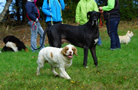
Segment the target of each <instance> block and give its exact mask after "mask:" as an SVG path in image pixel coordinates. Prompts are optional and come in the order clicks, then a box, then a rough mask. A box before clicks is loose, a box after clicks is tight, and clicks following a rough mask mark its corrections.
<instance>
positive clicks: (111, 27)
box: [106, 18, 121, 49]
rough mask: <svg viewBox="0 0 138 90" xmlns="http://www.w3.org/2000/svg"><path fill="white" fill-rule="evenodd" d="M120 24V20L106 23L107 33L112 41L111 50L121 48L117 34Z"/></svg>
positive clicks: (114, 19)
mask: <svg viewBox="0 0 138 90" xmlns="http://www.w3.org/2000/svg"><path fill="white" fill-rule="evenodd" d="M119 22H120V18H111V19H109V20H107V21H106V26H107V32H108V35H109V37H110V40H111V45H110V48H111V49H116V48H121V46H120V41H119V37H118V32H117V31H118V24H119Z"/></svg>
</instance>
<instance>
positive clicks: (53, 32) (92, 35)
mask: <svg viewBox="0 0 138 90" xmlns="http://www.w3.org/2000/svg"><path fill="white" fill-rule="evenodd" d="M87 17H88V19H89V21H88V22H87V23H86V24H84V25H80V26H72V25H67V24H56V25H54V26H51V27H49V28H47V29H46V30H45V32H44V38H45V34H46V32H47V35H48V40H49V44H50V46H53V47H61V44H62V43H61V39H66V40H67V41H69V42H70V43H71V44H73V45H75V46H78V47H81V48H84V61H83V65H84V66H87V56H88V49H90V51H91V54H92V57H93V60H94V64H95V65H96V66H97V65H98V61H97V57H96V44H95V41H94V40H95V39H98V37H99V28H98V18H100V13H99V12H95V11H92V12H88V13H87ZM43 41H44V39H43Z"/></svg>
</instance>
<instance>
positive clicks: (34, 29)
mask: <svg viewBox="0 0 138 90" xmlns="http://www.w3.org/2000/svg"><path fill="white" fill-rule="evenodd" d="M28 24H29V25H30V27H31V49H32V51H33V52H35V50H34V49H36V48H37V34H39V35H40V45H41V44H42V41H43V33H44V31H43V28H42V27H41V24H40V23H39V22H37V23H36V24H35V25H34V24H33V21H28ZM42 48H44V45H43V46H42ZM42 48H41V49H42Z"/></svg>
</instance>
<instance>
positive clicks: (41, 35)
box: [37, 22, 45, 49]
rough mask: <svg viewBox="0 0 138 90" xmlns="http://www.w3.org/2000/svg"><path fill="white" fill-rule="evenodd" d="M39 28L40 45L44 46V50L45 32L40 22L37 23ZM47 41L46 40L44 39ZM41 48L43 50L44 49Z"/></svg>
mask: <svg viewBox="0 0 138 90" xmlns="http://www.w3.org/2000/svg"><path fill="white" fill-rule="evenodd" d="M37 27H38V34H39V35H40V45H42V44H43V45H42V48H44V42H43V34H44V30H43V28H42V27H41V24H40V23H39V22H37ZM44 40H45V39H44ZM42 48H41V49H42Z"/></svg>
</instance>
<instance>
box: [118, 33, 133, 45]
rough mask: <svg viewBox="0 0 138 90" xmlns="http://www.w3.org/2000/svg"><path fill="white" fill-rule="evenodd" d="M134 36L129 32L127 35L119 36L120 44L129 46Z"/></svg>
mask: <svg viewBox="0 0 138 90" xmlns="http://www.w3.org/2000/svg"><path fill="white" fill-rule="evenodd" d="M133 36H134V34H133V32H132V31H127V33H126V35H124V36H119V40H120V43H125V44H128V43H129V42H130V40H131V38H132V37H133Z"/></svg>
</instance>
